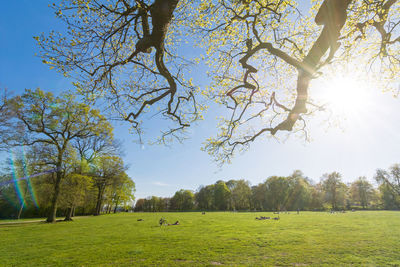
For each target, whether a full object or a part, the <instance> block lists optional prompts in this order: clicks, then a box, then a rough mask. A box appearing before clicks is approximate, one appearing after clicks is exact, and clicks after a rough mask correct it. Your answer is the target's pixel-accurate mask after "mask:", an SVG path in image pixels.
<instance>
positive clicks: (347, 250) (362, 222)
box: [0, 211, 400, 266]
mask: <svg viewBox="0 0 400 267" xmlns="http://www.w3.org/2000/svg"><path fill="white" fill-rule="evenodd" d="M256 216H273V214H272V213H267V212H262V213H231V212H218V213H211V212H209V213H206V214H205V215H201V213H199V212H192V213H131V214H117V215H104V216H99V217H86V218H80V219H78V220H75V221H73V222H61V223H56V224H46V223H31V224H21V225H0V265H2V266H43V265H44V266H46V265H52V266H54V265H59V266H64V265H74V266H93V265H95V266H98V265H101V266H120V265H126V266H132V265H140V266H143V265H144V266H148V265H161V266H176V265H187V266H198V265H206V266H212V265H252V266H263V265H264V266H270V265H278V266H308V265H311V266H320V265H332V266H343V265H347V266H348V265H358V266H400V212H391V211H376V212H373V211H365V212H361V211H360V212H347V213H344V214H342V213H339V214H329V213H322V212H321V213H313V212H301V213H300V215H297V214H296V213H295V212H293V213H290V214H280V220H279V221H274V220H265V221H258V220H255V217H256ZM161 217H165V218H166V219H167V221H168V222H171V223H172V222H175V221H176V220H179V222H180V223H181V225H177V226H163V227H160V226H158V220H159V219H160V218H161ZM139 218H141V219H143V220H144V221H137V219H139Z"/></svg>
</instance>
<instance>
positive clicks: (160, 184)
mask: <svg viewBox="0 0 400 267" xmlns="http://www.w3.org/2000/svg"><path fill="white" fill-rule="evenodd" d="M151 184H153V185H156V186H170V185H169V184H166V183H162V182H152V183H151Z"/></svg>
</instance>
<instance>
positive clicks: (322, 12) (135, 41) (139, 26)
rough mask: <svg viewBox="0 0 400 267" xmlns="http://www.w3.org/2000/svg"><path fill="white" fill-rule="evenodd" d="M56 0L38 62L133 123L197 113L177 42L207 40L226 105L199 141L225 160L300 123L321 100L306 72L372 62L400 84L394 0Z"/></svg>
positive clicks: (375, 70) (185, 119)
mask: <svg viewBox="0 0 400 267" xmlns="http://www.w3.org/2000/svg"><path fill="white" fill-rule="evenodd" d="M53 7H54V10H55V12H56V14H57V16H58V17H59V18H60V19H61V20H62V21H64V22H65V24H66V25H67V26H68V31H67V33H66V34H64V35H62V34H60V33H58V32H51V33H50V34H47V35H41V36H40V37H36V39H37V41H38V43H39V45H40V47H41V48H42V49H41V51H42V56H43V59H44V62H45V63H47V64H49V65H50V66H51V67H52V68H56V69H57V70H59V71H60V72H62V73H63V74H65V75H72V76H74V77H75V78H77V79H78V81H77V82H76V86H77V88H78V89H79V90H80V91H81V92H82V93H83V94H85V95H87V96H88V97H89V98H90V99H94V98H95V97H97V96H102V97H103V99H104V100H106V101H107V103H108V105H110V106H112V107H113V109H115V110H116V111H117V113H118V114H119V115H121V117H122V118H123V119H124V120H127V121H129V122H131V123H132V125H133V127H134V129H136V130H137V131H138V133H140V132H141V130H140V124H141V122H142V120H141V119H140V118H143V116H142V115H143V114H144V113H145V112H148V111H150V112H153V113H155V114H161V115H162V116H164V117H166V118H168V119H169V120H170V121H172V123H173V124H169V125H168V127H170V128H168V130H165V131H163V134H162V137H165V136H168V134H173V135H176V134H177V133H178V132H179V131H181V130H184V129H185V128H187V127H188V126H189V125H190V123H191V122H193V121H195V120H197V119H199V118H201V114H200V112H201V109H202V106H200V105H199V104H198V102H197V101H196V100H195V99H196V96H198V95H199V90H197V89H196V87H195V86H194V85H193V84H192V82H191V79H187V78H186V79H185V77H184V74H185V75H186V76H187V75H188V73H187V72H185V70H184V69H185V68H186V67H188V66H189V67H190V64H189V62H187V61H185V60H184V59H182V58H181V55H180V53H179V52H180V51H184V50H185V49H180V48H182V47H181V41H180V40H181V38H182V36H183V35H184V34H195V35H194V36H193V35H191V36H189V37H187V38H186V40H188V41H192V40H193V41H194V42H195V41H197V42H198V43H200V45H201V46H202V47H204V48H205V50H206V51H207V56H206V57H205V59H206V60H205V61H206V62H207V63H209V64H210V66H211V67H212V68H213V71H211V72H210V74H211V78H212V79H213V83H212V84H211V86H210V88H209V89H208V90H206V91H205V92H204V93H205V95H207V96H209V97H210V98H212V99H215V100H216V101H217V102H218V103H220V104H222V105H224V106H226V107H227V108H228V109H229V110H230V111H231V114H230V115H229V117H228V118H226V119H223V120H222V122H221V125H220V130H221V131H220V134H219V135H218V136H217V137H216V138H213V139H210V140H209V144H208V145H207V146H206V147H205V149H206V150H207V151H208V152H209V153H210V154H212V155H214V156H215V157H216V158H217V159H219V160H220V161H222V162H224V161H229V159H230V157H231V156H232V155H233V154H234V152H235V150H237V149H239V150H240V149H245V148H247V147H248V146H249V144H250V143H251V142H252V141H254V140H255V139H257V138H259V137H261V136H263V135H266V134H271V135H275V134H276V133H277V132H279V131H293V130H296V131H297V130H304V129H305V126H306V120H307V115H309V114H310V113H313V112H315V111H317V110H320V109H322V104H323V103H317V102H315V101H313V97H312V94H311V93H312V92H310V88H311V86H312V84H313V81H314V80H316V79H324V78H326V77H327V76H334V75H335V71H336V70H337V69H338V67H339V66H342V67H343V65H346V64H357V65H358V66H367V68H366V69H365V70H363V71H364V72H367V71H369V72H370V73H369V77H371V78H373V79H378V78H379V79H382V80H383V81H386V84H385V85H386V87H387V88H393V87H396V86H395V83H394V81H395V80H396V77H397V73H398V71H399V56H398V53H397V50H398V48H399V43H400V42H399V41H400V37H399V34H398V32H399V31H398V29H399V27H400V26H399V25H400V23H399V21H400V15H399V14H400V4H399V1H398V0H377V1H369V0H368V1H355V0H354V1H352V0H324V1H312V2H311V6H310V5H307V4H305V3H302V1H294V0H285V1H282V0H258V1H247V0H213V1H200V2H192V1H184V0H135V1H126V0H112V1H105V0H104V1H91V0H79V1H75V0H65V1H62V2H61V3H60V4H58V5H54V6H53ZM308 11H309V12H308ZM202 51H203V50H202V49H201V48H196V55H198V54H199V53H201V52H202ZM366 77H367V75H366ZM332 90H334V89H332ZM344 97H345V96H344ZM298 122H300V123H298Z"/></svg>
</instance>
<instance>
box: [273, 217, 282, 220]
mask: <svg viewBox="0 0 400 267" xmlns="http://www.w3.org/2000/svg"><path fill="white" fill-rule="evenodd" d="M272 219H274V220H279V219H280V218H279V216H278V217H274V218H272Z"/></svg>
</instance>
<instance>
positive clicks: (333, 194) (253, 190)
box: [135, 164, 400, 212]
mask: <svg viewBox="0 0 400 267" xmlns="http://www.w3.org/2000/svg"><path fill="white" fill-rule="evenodd" d="M374 179H375V181H376V182H377V184H378V187H377V188H375V187H374V186H373V185H372V184H371V183H370V182H369V181H368V180H367V179H366V177H359V178H358V179H357V180H355V181H354V182H352V183H349V184H345V183H344V182H343V181H342V176H341V174H340V173H338V172H332V173H327V174H324V175H323V176H322V177H321V179H320V181H319V182H318V183H315V182H313V181H312V180H311V179H309V178H307V177H305V176H304V175H303V173H302V172H301V171H299V170H297V171H294V172H293V173H292V174H291V175H290V176H287V177H284V176H271V177H269V178H267V179H266V180H265V181H264V182H263V183H260V184H258V185H254V186H251V184H250V182H249V181H246V180H243V179H241V180H229V181H226V182H225V181H222V180H219V181H217V182H216V183H214V184H211V185H206V186H201V187H200V188H199V189H198V190H197V191H196V192H192V191H191V190H184V189H181V190H179V191H177V192H176V193H175V194H174V196H173V197H171V198H163V197H156V196H151V197H147V198H141V199H138V200H137V201H136V205H135V211H149V212H157V211H191V210H208V211H286V210H287V211H289V210H292V211H293V210H310V211H321V210H328V209H330V210H345V209H347V210H348V209H399V208H400V190H399V189H400V182H399V181H400V165H399V164H395V165H393V166H391V167H390V168H389V170H382V169H378V170H377V171H376V174H375V176H374Z"/></svg>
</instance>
